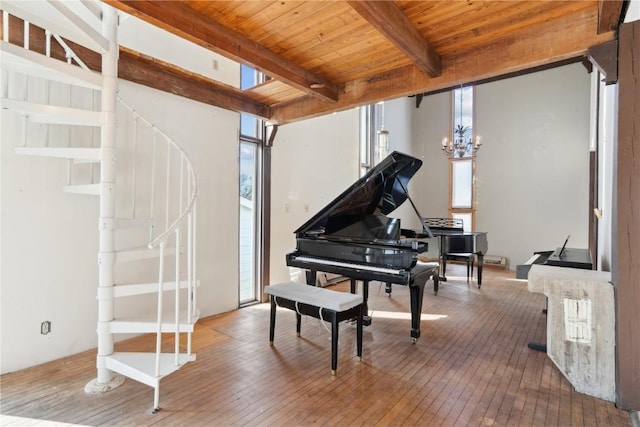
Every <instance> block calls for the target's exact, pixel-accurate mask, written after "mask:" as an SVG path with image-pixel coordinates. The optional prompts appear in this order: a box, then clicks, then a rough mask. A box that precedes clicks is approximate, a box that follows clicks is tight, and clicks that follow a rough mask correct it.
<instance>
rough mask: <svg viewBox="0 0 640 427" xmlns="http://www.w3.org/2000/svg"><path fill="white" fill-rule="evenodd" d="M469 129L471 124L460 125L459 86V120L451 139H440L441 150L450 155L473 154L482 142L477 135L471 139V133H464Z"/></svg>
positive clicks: (463, 155) (464, 155) (462, 155)
mask: <svg viewBox="0 0 640 427" xmlns="http://www.w3.org/2000/svg"><path fill="white" fill-rule="evenodd" d="M471 130H472V128H471V126H463V125H462V88H460V121H459V123H458V124H457V125H456V127H455V128H454V129H453V139H451V140H450V139H449V138H446V137H445V138H444V139H443V140H442V151H444V152H445V153H446V154H447V155H448V156H452V157H456V156H457V157H466V156H475V155H476V152H477V151H478V150H479V149H480V146H481V145H482V144H481V143H480V137H479V136H476V137H475V139H473V137H472V135H469V136H467V135H466V134H467V133H468V132H470V131H471Z"/></svg>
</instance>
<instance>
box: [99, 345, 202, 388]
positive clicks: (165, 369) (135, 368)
mask: <svg viewBox="0 0 640 427" xmlns="http://www.w3.org/2000/svg"><path fill="white" fill-rule="evenodd" d="M194 360H196V355H195V354H191V355H188V354H186V353H180V354H178V364H177V365H176V356H175V354H173V353H161V354H160V364H159V366H160V369H159V375H158V376H156V374H155V369H156V368H155V366H156V354H155V353H124V352H116V353H113V354H111V355H110V356H107V357H106V367H107V369H110V370H112V371H114V372H117V373H119V374H121V375H124V376H126V377H128V378H131V379H134V380H136V381H138V382H141V383H142V384H146V385H148V386H151V387H158V385H159V384H160V380H161V379H162V378H163V377H166V376H167V375H169V374H171V373H173V372H175V371H177V370H178V369H180V368H181V367H182V366H184V365H185V364H187V363H188V362H193V361H194Z"/></svg>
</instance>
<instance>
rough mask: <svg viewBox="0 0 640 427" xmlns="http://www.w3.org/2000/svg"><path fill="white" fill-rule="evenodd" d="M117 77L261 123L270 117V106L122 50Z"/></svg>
mask: <svg viewBox="0 0 640 427" xmlns="http://www.w3.org/2000/svg"><path fill="white" fill-rule="evenodd" d="M118 76H119V77H120V78H123V79H125V80H128V81H131V82H134V83H139V84H142V85H145V86H148V87H152V88H155V89H159V90H162V91H165V92H169V93H172V94H174V95H179V96H183V97H185V98H189V99H192V100H194V101H199V102H203V103H205V104H209V105H215V106H217V107H220V108H224V109H227V110H232V111H235V112H244V113H249V114H252V115H254V116H257V117H260V118H262V119H267V118H268V117H269V113H270V109H269V107H268V106H266V105H264V104H260V103H258V102H255V101H252V100H250V99H249V98H247V97H246V96H244V95H243V93H242V91H241V90H239V89H236V88H234V87H232V86H228V85H224V84H222V83H219V82H216V81H214V80H211V79H208V78H205V77H203V76H201V75H198V74H195V73H192V72H189V71H187V70H184V69H182V68H180V67H177V66H175V65H172V64H168V63H166V62H163V61H160V60H158V59H156V58H152V57H149V56H146V55H143V54H141V53H139V52H135V51H133V50H129V49H126V48H123V47H120V61H119V66H118Z"/></svg>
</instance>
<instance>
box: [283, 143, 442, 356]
mask: <svg viewBox="0 0 640 427" xmlns="http://www.w3.org/2000/svg"><path fill="white" fill-rule="evenodd" d="M421 165H422V161H421V160H419V159H416V158H414V157H411V156H408V155H406V154H403V153H399V152H397V151H394V152H393V153H391V154H390V155H389V156H388V157H386V158H385V159H384V160H382V161H381V162H380V163H379V164H378V165H376V166H375V167H373V168H372V169H371V170H369V172H368V173H367V174H366V175H365V176H363V177H362V178H360V179H359V180H358V181H356V182H355V183H354V184H353V185H351V186H350V187H349V188H348V189H347V190H345V191H344V192H343V193H342V194H340V195H339V196H338V197H337V198H336V199H335V200H333V201H332V202H331V203H329V204H328V205H327V206H326V207H324V208H323V209H322V210H321V211H320V212H318V213H317V214H316V215H314V216H313V217H312V218H311V219H310V220H309V221H307V222H306V223H305V224H303V225H302V226H301V227H300V228H298V229H297V230H296V231H295V234H296V249H295V251H294V252H291V253H289V254H287V256H286V262H287V265H288V266H291V267H298V268H302V269H305V270H306V280H307V283H308V284H310V285H315V283H316V274H317V272H318V271H321V272H326V273H334V274H340V275H342V276H345V277H348V278H349V279H350V280H351V292H352V293H355V291H356V281H357V280H360V281H362V283H363V286H362V293H363V303H364V313H365V318H364V324H365V325H369V324H371V318H370V317H369V316H368V313H369V310H368V305H367V300H368V295H369V282H370V281H372V280H377V281H382V282H385V283H387V284H391V283H393V284H400V285H406V286H409V289H410V299H411V339H412V342H413V343H415V342H416V341H417V339H418V338H419V337H420V315H421V312H422V299H423V294H424V285H425V283H426V281H427V280H428V279H429V278H434V280H438V273H437V271H438V267H437V265H436V266H435V267H434V265H433V263H422V262H419V261H418V254H420V253H422V252H426V251H427V248H428V243H427V239H428V238H431V237H433V235H432V234H431V232H430V231H429V228H428V227H427V226H426V224H425V223H424V220H423V218H422V216H420V214H419V213H418V211H417V209H416V207H415V205H414V204H413V202H412V201H411V199H410V198H409V194H408V191H407V185H408V183H409V180H410V179H411V177H412V176H413V175H414V174H415V173H416V171H417V170H418V169H419V168H420V166H421ZM407 199H409V201H410V202H411V205H412V207H413V209H414V211H415V212H416V215H417V216H418V218H420V221H421V223H422V229H421V230H410V229H403V228H401V226H400V219H398V218H389V217H387V216H386V215H388V214H389V213H391V212H393V211H394V210H395V209H396V208H398V207H399V206H400V205H401V204H402V203H403V202H404V201H405V200H407Z"/></svg>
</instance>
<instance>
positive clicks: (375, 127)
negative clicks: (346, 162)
mask: <svg viewBox="0 0 640 427" xmlns="http://www.w3.org/2000/svg"><path fill="white" fill-rule="evenodd" d="M388 151H389V132H388V131H387V130H386V129H385V128H384V102H380V103H378V104H370V105H363V106H361V107H360V176H363V175H364V174H366V173H367V171H368V170H369V169H371V168H372V167H373V166H375V165H376V164H378V163H379V162H380V160H382V159H384V158H385V157H387V154H388Z"/></svg>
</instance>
